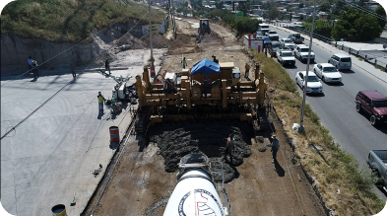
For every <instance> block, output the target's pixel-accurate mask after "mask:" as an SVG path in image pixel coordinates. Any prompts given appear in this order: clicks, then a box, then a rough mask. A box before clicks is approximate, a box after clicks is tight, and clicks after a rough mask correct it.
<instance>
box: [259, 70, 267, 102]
mask: <svg viewBox="0 0 387 216" xmlns="http://www.w3.org/2000/svg"><path fill="white" fill-rule="evenodd" d="M266 91H267V84H266V83H265V74H264V73H260V74H259V83H258V107H259V108H263V107H264V106H263V105H264V103H265V94H266Z"/></svg>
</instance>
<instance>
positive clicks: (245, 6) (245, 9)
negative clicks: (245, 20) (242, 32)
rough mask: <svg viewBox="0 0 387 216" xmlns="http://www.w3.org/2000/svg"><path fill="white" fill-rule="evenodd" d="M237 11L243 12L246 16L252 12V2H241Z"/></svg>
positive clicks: (248, 0)
mask: <svg viewBox="0 0 387 216" xmlns="http://www.w3.org/2000/svg"><path fill="white" fill-rule="evenodd" d="M237 10H239V11H242V12H243V14H244V15H245V16H246V15H247V14H248V13H249V12H250V10H251V1H250V0H247V1H245V2H239V4H238V7H237Z"/></svg>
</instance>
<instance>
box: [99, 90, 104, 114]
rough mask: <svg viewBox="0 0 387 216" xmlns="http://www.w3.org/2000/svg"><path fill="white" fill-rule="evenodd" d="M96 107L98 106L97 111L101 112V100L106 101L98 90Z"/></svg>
mask: <svg viewBox="0 0 387 216" xmlns="http://www.w3.org/2000/svg"><path fill="white" fill-rule="evenodd" d="M97 98H98V107H99V113H100V114H102V113H103V102H105V101H106V99H105V97H104V96H103V95H102V94H101V92H98V96H97Z"/></svg>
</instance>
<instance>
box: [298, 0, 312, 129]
mask: <svg viewBox="0 0 387 216" xmlns="http://www.w3.org/2000/svg"><path fill="white" fill-rule="evenodd" d="M315 16H316V0H314V8H313V21H312V30H311V31H310V41H309V52H308V63H307V64H306V78H305V85H304V89H303V94H302V107H301V119H300V129H299V130H298V131H299V132H300V133H304V131H305V130H304V109H305V98H306V88H307V86H308V75H309V63H310V52H311V51H312V39H313V27H314V17H315Z"/></svg>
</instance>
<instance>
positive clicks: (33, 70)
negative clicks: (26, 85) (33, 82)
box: [27, 56, 39, 79]
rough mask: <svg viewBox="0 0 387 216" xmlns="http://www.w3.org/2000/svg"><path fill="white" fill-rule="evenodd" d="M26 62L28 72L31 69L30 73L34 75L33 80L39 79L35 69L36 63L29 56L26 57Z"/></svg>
mask: <svg viewBox="0 0 387 216" xmlns="http://www.w3.org/2000/svg"><path fill="white" fill-rule="evenodd" d="M27 62H28V67H29V69H30V70H31V69H32V72H33V73H34V78H35V79H37V78H38V77H39V71H38V69H37V68H36V67H37V66H38V62H37V61H36V60H34V59H32V57H31V56H29V57H28V60H27Z"/></svg>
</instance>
